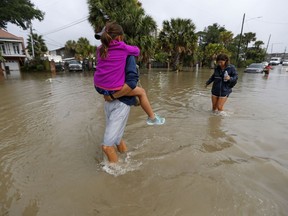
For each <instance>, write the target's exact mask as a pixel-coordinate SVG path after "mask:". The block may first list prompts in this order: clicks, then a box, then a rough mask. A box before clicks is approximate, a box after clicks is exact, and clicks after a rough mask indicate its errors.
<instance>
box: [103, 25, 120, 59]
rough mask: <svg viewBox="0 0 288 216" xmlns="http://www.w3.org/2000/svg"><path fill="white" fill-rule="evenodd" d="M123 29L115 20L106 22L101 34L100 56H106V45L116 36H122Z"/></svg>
mask: <svg viewBox="0 0 288 216" xmlns="http://www.w3.org/2000/svg"><path fill="white" fill-rule="evenodd" d="M123 35H124V31H123V29H122V27H121V26H120V25H119V24H117V23H116V22H110V23H107V24H106V26H105V30H104V32H103V34H102V35H101V43H102V46H101V48H100V56H101V58H106V57H107V56H108V47H109V44H110V42H111V41H112V40H115V38H116V37H117V36H123Z"/></svg>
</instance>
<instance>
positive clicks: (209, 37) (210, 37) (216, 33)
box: [203, 23, 226, 46]
mask: <svg viewBox="0 0 288 216" xmlns="http://www.w3.org/2000/svg"><path fill="white" fill-rule="evenodd" d="M204 32H205V34H204V37H203V43H204V45H205V46H207V45H208V44H210V43H220V42H221V40H220V38H221V32H226V29H225V27H222V26H220V25H218V24H217V23H214V24H213V25H210V26H208V27H207V28H205V29H204Z"/></svg>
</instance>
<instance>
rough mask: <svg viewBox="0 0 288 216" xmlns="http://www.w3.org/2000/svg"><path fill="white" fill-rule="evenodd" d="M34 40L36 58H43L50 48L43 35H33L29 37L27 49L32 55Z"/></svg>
mask: <svg viewBox="0 0 288 216" xmlns="http://www.w3.org/2000/svg"><path fill="white" fill-rule="evenodd" d="M32 38H33V42H34V43H33V48H34V55H35V58H40V57H42V56H43V55H44V54H45V53H46V52H47V51H48V48H47V46H46V44H45V41H44V39H43V38H42V35H38V34H32V37H31V35H29V36H28V40H27V44H28V45H27V49H28V52H29V54H30V55H32Z"/></svg>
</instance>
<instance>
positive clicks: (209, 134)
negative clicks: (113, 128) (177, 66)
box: [0, 66, 288, 216]
mask: <svg viewBox="0 0 288 216" xmlns="http://www.w3.org/2000/svg"><path fill="white" fill-rule="evenodd" d="M211 72H212V71H211V70H204V69H203V70H199V71H198V72H195V71H190V72H179V73H174V72H168V71H166V70H154V71H153V70H152V71H141V73H142V74H141V84H142V86H143V87H144V88H145V89H146V90H147V93H148V96H149V99H150V101H151V103H152V107H153V108H154V110H155V111H156V112H157V113H159V114H160V115H163V116H164V117H165V118H166V123H165V125H163V126H147V125H146V115H145V114H144V112H143V111H142V109H141V108H139V107H132V109H131V113H130V117H129V120H128V124H127V128H126V131H125V134H124V139H125V140H126V142H127V146H128V148H129V151H128V153H127V154H126V155H122V156H121V161H120V163H119V164H117V165H116V166H113V167H110V166H108V165H107V163H103V162H102V161H103V154H102V152H101V149H100V144H101V141H102V137H103V133H104V127H105V117H104V110H103V103H104V102H103V99H102V97H101V96H100V95H98V94H97V93H96V92H95V90H94V88H93V73H73V72H72V73H68V72H66V73H62V74H57V75H55V76H53V77H51V74H45V73H39V74H37V73H36V74H35V73H33V74H21V75H19V76H13V72H12V74H11V76H9V77H8V79H6V80H2V81H0V93H1V94H0V179H1V183H0V215H1V216H2V215H5V216H6V215H7V216H8V215H9V216H18V215H24V216H36V215H37V216H51V215H53V216H54V215H56V216H58V215H59V216H72V215H75V216H94V215H95V216H98V215H99V216H111V215H118V216H124V215H125V216H191V215H209V216H210V215H217V216H218V215H219V216H222V215H253V216H255V215H259V216H263V215H267V216H274V215H287V212H288V206H287V200H288V146H287V144H288V114H287V111H288V109H287V108H288V100H287V98H288V96H287V94H288V72H286V68H284V67H282V66H276V67H275V68H274V70H272V71H271V73H270V75H269V77H268V78H265V77H264V76H263V74H245V73H243V72H242V71H239V81H238V84H237V85H236V87H234V89H233V93H232V94H231V95H230V96H229V99H228V101H227V103H226V105H225V113H224V114H222V115H219V114H218V115H217V114H213V113H212V112H211V100H210V95H211V93H210V90H211V85H210V86H209V87H208V88H207V89H206V88H205V87H204V85H205V82H206V80H207V79H208V78H209V76H210V74H211Z"/></svg>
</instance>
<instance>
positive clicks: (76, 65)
mask: <svg viewBox="0 0 288 216" xmlns="http://www.w3.org/2000/svg"><path fill="white" fill-rule="evenodd" d="M68 69H69V71H82V64H81V62H79V61H77V60H71V61H69V65H68Z"/></svg>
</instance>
